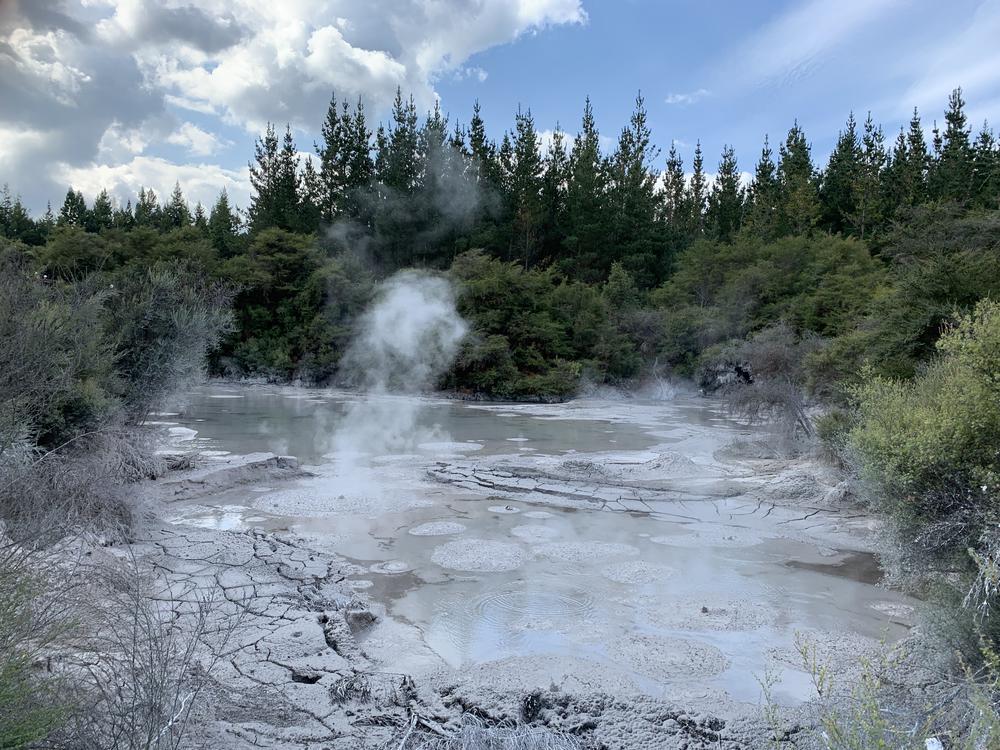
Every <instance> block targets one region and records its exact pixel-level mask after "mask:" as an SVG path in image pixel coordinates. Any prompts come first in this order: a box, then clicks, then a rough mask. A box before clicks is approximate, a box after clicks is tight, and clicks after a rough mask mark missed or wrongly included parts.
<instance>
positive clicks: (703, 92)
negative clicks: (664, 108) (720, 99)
mask: <svg viewBox="0 0 1000 750" xmlns="http://www.w3.org/2000/svg"><path fill="white" fill-rule="evenodd" d="M711 93H712V92H710V91H709V90H708V89H695V90H694V91H689V92H687V93H686V94H667V98H666V99H664V101H665V102H666V103H667V104H694V103H695V102H697V101H701V100H702V99H704V98H705V97H706V96H710V95H711Z"/></svg>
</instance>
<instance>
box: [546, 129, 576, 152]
mask: <svg viewBox="0 0 1000 750" xmlns="http://www.w3.org/2000/svg"><path fill="white" fill-rule="evenodd" d="M555 134H556V133H555V131H554V130H551V129H550V130H542V131H539V133H538V140H539V143H540V144H541V149H542V153H543V154H547V153H548V152H549V151H550V150H551V149H552V141H553V139H554V137H555ZM562 137H563V144H564V145H565V146H566V151H567V152H569V151H571V150H572V149H573V144H574V143H575V142H576V137H575V136H572V135H570V134H569V133H565V132H564V133H563V134H562Z"/></svg>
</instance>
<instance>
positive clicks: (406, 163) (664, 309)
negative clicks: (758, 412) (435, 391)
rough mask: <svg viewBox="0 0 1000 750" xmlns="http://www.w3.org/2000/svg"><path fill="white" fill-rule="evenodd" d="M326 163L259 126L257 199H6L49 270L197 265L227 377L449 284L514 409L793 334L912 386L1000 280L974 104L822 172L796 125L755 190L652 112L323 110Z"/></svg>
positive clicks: (312, 348)
mask: <svg viewBox="0 0 1000 750" xmlns="http://www.w3.org/2000/svg"><path fill="white" fill-rule="evenodd" d="M321 132H322V140H321V142H320V143H318V144H317V145H316V148H315V151H316V158H315V160H313V159H312V158H311V157H310V158H307V159H306V160H305V161H304V162H302V161H301V160H300V158H299V156H298V149H297V146H296V144H295V142H294V140H293V138H292V135H291V132H290V130H286V132H285V134H284V136H283V137H279V134H278V133H277V132H276V131H275V129H274V128H273V127H268V129H267V131H266V133H264V134H263V135H262V136H261V137H260V138H259V139H258V141H257V143H256V146H255V153H254V160H253V162H252V163H251V181H252V184H253V189H254V193H253V198H252V201H251V204H250V206H248V207H247V210H246V212H245V213H241V212H239V211H238V210H237V209H236V208H235V207H234V206H232V205H231V204H230V202H229V199H228V196H227V195H226V194H225V192H223V193H222V194H220V196H219V199H218V201H217V202H216V204H215V205H214V206H213V207H212V208H211V210H208V211H206V209H205V208H204V207H203V206H201V205H198V206H196V207H195V208H194V209H193V210H192V209H191V208H190V207H189V206H188V204H187V202H186V201H185V199H184V196H183V193H182V191H181V188H180V186H177V187H176V188H175V190H174V192H173V194H172V195H171V196H169V198H168V199H167V200H166V201H165V202H163V203H162V204H161V202H160V201H159V199H158V197H157V196H156V195H155V194H154V193H153V192H152V191H151V190H141V191H140V193H139V195H138V197H137V199H136V202H135V203H134V204H132V203H131V202H128V203H126V204H125V205H115V204H114V202H113V201H112V200H111V198H110V197H109V195H108V194H107V193H106V192H105V193H101V194H100V195H98V196H97V197H96V198H95V199H94V200H93V202H92V203H90V204H88V203H87V201H86V200H85V199H84V196H82V195H81V194H80V193H78V192H76V191H75V190H73V189H70V190H69V192H68V193H67V196H66V199H65V201H64V203H63V206H62V208H61V209H60V210H59V212H58V215H54V214H53V212H52V211H51V210H50V211H49V212H47V213H46V214H45V215H44V216H43V217H41V218H38V219H32V218H31V217H30V216H29V214H28V212H27V211H25V209H24V207H23V206H22V205H21V203H20V201H19V200H17V199H15V198H12V197H11V196H10V195H9V193H8V194H6V195H5V197H4V199H3V201H2V202H0V233H2V234H3V235H4V236H5V237H7V238H8V239H9V240H12V241H14V242H16V243H18V244H19V245H23V246H24V250H25V252H26V253H27V254H28V255H29V256H30V257H31V258H32V262H33V264H34V267H35V268H36V269H38V270H39V271H41V272H42V273H45V274H47V275H49V276H51V277H56V278H62V279H67V278H77V277H79V276H81V275H84V274H87V273H89V272H92V271H95V270H100V271H102V272H115V273H117V272H122V273H124V274H128V273H129V272H130V271H131V270H134V269H144V268H146V267H148V266H149V265H151V264H154V263H158V262H163V261H183V262H185V263H187V264H188V266H189V267H191V268H195V269H199V270H200V271H202V272H204V273H206V274H207V275H208V276H209V277H211V278H214V279H218V280H225V281H227V282H230V283H232V284H234V285H235V286H236V287H237V288H238V289H239V293H238V296H237V299H236V310H237V321H236V323H237V325H236V327H235V330H234V331H233V333H232V335H231V336H229V337H228V338H227V339H226V340H225V342H224V343H223V345H222V346H221V348H220V349H219V350H218V352H217V353H216V354H215V356H214V359H213V368H214V369H215V371H216V372H219V373H225V374H230V375H237V376H239V375H255V376H264V377H268V378H276V379H291V378H298V379H302V380H305V381H308V382H325V381H328V380H330V379H331V378H333V377H334V376H335V375H336V372H337V367H338V362H339V360H340V357H341V355H342V353H343V351H344V349H345V345H346V342H347V340H348V339H349V338H350V335H351V331H352V325H353V321H354V320H355V318H356V316H357V314H358V312H359V311H360V310H361V309H362V308H363V307H364V305H365V304H366V302H367V301H368V299H369V298H370V295H371V293H372V289H373V284H374V282H375V281H376V280H377V279H378V278H380V277H384V276H386V275H388V274H390V273H392V272H393V271H395V270H397V269H400V268H406V267H412V266H418V267H425V268H432V269H440V270H450V273H451V275H452V277H453V278H454V279H455V280H456V281H457V282H458V286H459V294H460V303H461V306H462V310H463V312H464V313H465V314H466V315H467V316H469V318H470V319H471V321H472V323H473V328H474V333H475V335H474V336H472V337H470V339H469V341H468V342H467V344H466V348H465V350H464V351H463V354H462V357H461V359H460V361H459V363H458V365H457V366H456V368H455V369H454V370H453V371H452V372H451V373H450V374H449V375H448V377H447V385H448V386H449V387H451V388H454V389H456V390H460V391H466V392H472V393H477V394H483V395H488V396H499V397H532V396H543V397H559V396H565V395H567V394H569V393H571V392H573V391H574V390H575V389H576V388H577V387H578V385H579V382H580V379H581V378H589V379H595V380H599V381H601V380H606V381H612V382H627V381H629V380H632V379H634V378H637V377H640V376H641V375H643V374H646V373H649V372H650V371H651V370H653V369H657V370H660V371H663V370H667V369H672V370H675V371H679V372H680V373H682V374H692V373H694V372H695V371H696V370H697V369H698V368H699V366H700V365H703V364H704V362H705V358H706V352H708V355H707V356H709V357H711V356H714V355H717V354H718V353H719V346H718V345H721V344H724V343H725V342H726V341H730V340H737V341H738V340H742V339H744V338H745V337H746V336H747V335H748V334H750V333H753V332H755V331H758V330H761V329H762V328H766V327H768V326H770V325H774V324H777V323H778V322H782V323H784V324H786V325H788V326H790V327H791V329H792V331H794V333H795V334H796V335H800V336H803V335H804V336H816V337H820V338H822V339H823V341H824V345H823V346H822V347H820V348H821V350H822V351H821V352H814V353H813V354H811V355H810V356H811V358H812V360H813V362H814V365H813V366H812V367H811V368H809V374H808V378H809V381H810V383H811V384H812V385H813V386H814V387H815V388H816V389H818V390H819V391H820V392H823V393H826V394H829V393H831V392H833V391H834V390H836V388H837V384H838V383H839V381H840V380H842V379H843V378H844V377H845V376H847V375H849V374H851V373H853V372H855V371H856V370H857V367H858V365H859V364H860V362H861V361H862V360H863V359H866V358H867V359H871V360H872V361H873V362H875V363H876V366H877V367H878V368H879V369H880V370H881V371H882V372H883V373H884V374H894V375H900V376H910V375H912V374H913V373H914V371H915V368H916V367H917V366H918V364H919V363H920V362H921V361H923V360H924V359H926V358H927V356H929V355H930V354H931V353H932V352H933V348H934V341H935V338H936V336H937V331H938V329H939V328H940V326H941V324H942V322H943V321H945V320H947V319H949V318H950V316H951V315H952V314H953V313H954V312H956V310H968V309H970V308H971V306H972V305H973V304H974V303H975V302H976V300H977V299H979V298H980V297H981V296H984V295H988V294H992V293H993V291H994V290H993V287H994V286H995V284H996V280H997V278H998V275H997V265H996V264H997V253H996V252H995V247H994V243H995V233H996V229H997V224H998V221H1000V219H997V214H996V210H997V208H998V201H1000V148H998V145H997V142H996V139H995V138H994V135H993V133H992V131H991V130H990V129H989V128H987V127H985V126H984V127H983V128H982V130H981V131H979V132H978V133H977V134H975V135H973V132H972V130H971V128H970V127H969V126H968V124H967V122H966V115H965V112H964V102H963V100H962V97H961V92H960V91H956V92H954V94H953V95H952V97H951V99H950V100H949V103H948V109H947V112H946V113H945V126H944V128H943V129H938V128H937V127H935V128H934V129H933V133H932V139H931V143H930V145H928V144H927V143H926V141H925V136H924V129H923V127H922V125H921V121H920V118H919V117H918V115H917V114H916V113H914V116H913V119H912V121H911V122H910V124H909V127H908V128H904V129H902V130H901V131H900V132H899V134H898V136H897V138H896V139H895V141H894V143H893V144H892V146H891V147H889V146H887V144H886V139H885V135H884V134H883V132H882V130H881V128H880V127H879V126H877V125H876V124H875V123H874V121H873V120H872V118H871V117H870V116H869V117H867V118H866V120H865V122H864V124H863V125H861V126H859V125H858V124H857V123H856V122H855V120H854V117H853V116H851V117H850V118H849V119H848V121H847V123H846V125H845V127H844V129H843V130H842V132H841V133H840V136H839V138H838V140H837V145H836V148H835V149H834V151H833V153H832V154H831V155H830V158H829V161H828V162H827V164H826V165H825V167H823V168H819V167H817V165H816V164H815V163H814V160H813V158H812V155H811V152H810V146H809V142H808V140H807V138H806V134H805V133H804V132H803V131H802V129H801V128H800V127H799V126H798V125H795V126H793V127H792V129H791V130H790V131H789V132H788V134H787V136H786V138H785V139H784V140H783V141H782V142H781V143H780V144H779V146H778V148H777V152H776V153H775V151H774V150H772V148H771V147H770V145H769V144H768V143H767V142H766V141H765V144H764V147H763V149H762V152H761V154H760V156H759V158H758V160H757V162H756V165H755V167H754V170H753V178H752V180H751V181H750V183H749V184H748V185H744V184H743V182H742V180H741V173H740V169H739V165H738V163H737V159H736V155H735V153H734V152H733V150H732V149H731V148H728V147H727V148H726V149H725V150H724V151H723V153H722V155H721V158H720V161H719V164H718V169H717V171H716V173H715V174H714V176H713V177H712V178H711V179H710V178H709V175H708V174H707V173H706V168H705V164H704V157H703V155H702V153H701V149H700V147H698V148H696V151H695V157H694V160H693V163H692V164H691V165H690V169H689V171H686V169H685V165H684V164H683V163H682V160H681V158H680V156H679V155H678V153H677V150H676V149H675V148H673V147H671V148H670V149H669V151H668V153H667V156H666V160H665V162H664V169H663V170H662V171H659V170H658V167H659V162H660V152H659V150H658V149H657V147H656V146H655V145H654V144H653V140H652V134H651V132H650V129H649V126H648V124H647V122H646V113H645V109H644V105H643V101H642V99H641V98H639V99H638V100H637V102H636V107H635V110H634V112H633V114H632V117H631V120H630V122H629V123H628V125H626V126H625V127H624V128H623V129H622V131H621V133H620V135H619V137H618V142H617V146H616V147H615V148H614V149H613V151H612V152H611V153H610V154H606V153H603V152H602V150H601V148H600V134H599V133H598V131H597V127H596V124H595V120H594V116H593V112H592V110H591V107H590V103H589V102H588V103H587V104H586V105H585V109H584V115H583V120H582V122H581V125H580V129H579V132H578V133H577V134H576V135H575V137H573V138H572V139H570V138H568V137H567V136H565V135H564V134H562V133H561V132H559V131H558V130H557V132H556V133H555V135H554V136H553V137H552V140H551V143H550V144H549V146H548V148H547V149H545V150H544V152H543V149H542V148H541V141H540V137H539V133H538V131H537V130H536V125H535V122H534V120H533V118H532V116H531V113H530V112H528V111H520V112H518V113H517V115H516V117H515V124H514V128H513V129H512V130H511V131H510V132H508V133H505V134H504V135H503V137H502V138H501V139H500V141H499V142H494V141H492V140H490V139H489V138H488V137H487V135H486V127H485V123H484V121H483V119H482V116H481V113H480V111H479V108H478V106H477V107H476V108H475V109H474V111H473V116H472V119H471V121H470V123H469V124H468V126H464V125H462V124H455V126H454V127H451V126H449V123H448V120H447V118H446V117H445V116H444V115H443V113H442V112H441V110H440V109H438V108H435V110H434V111H432V112H430V113H429V114H428V115H427V116H426V117H425V118H424V119H423V121H422V122H421V121H420V118H419V117H418V114H417V110H416V108H415V106H414V104H413V101H412V100H406V99H404V98H403V97H402V96H397V99H396V103H395V107H394V109H393V112H392V118H391V121H390V122H389V123H388V124H386V125H379V126H378V127H377V128H376V129H375V132H374V133H372V131H371V129H370V127H369V125H368V122H367V119H366V114H365V110H364V108H363V106H362V105H361V104H360V103H358V104H356V105H353V106H351V105H348V104H347V103H338V102H337V101H336V100H335V99H334V100H333V101H331V102H330V107H329V111H328V114H327V117H326V120H325V121H324V123H323V124H322V128H321Z"/></svg>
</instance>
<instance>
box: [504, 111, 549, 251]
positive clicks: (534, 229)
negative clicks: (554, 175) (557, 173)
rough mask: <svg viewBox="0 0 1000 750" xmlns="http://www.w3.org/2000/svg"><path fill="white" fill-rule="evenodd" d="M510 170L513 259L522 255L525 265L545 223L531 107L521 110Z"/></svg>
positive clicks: (538, 153)
mask: <svg viewBox="0 0 1000 750" xmlns="http://www.w3.org/2000/svg"><path fill="white" fill-rule="evenodd" d="M511 156H512V157H513V162H512V169H511V173H510V207H511V215H512V216H513V237H512V240H513V244H512V247H511V256H510V257H511V258H512V259H513V258H520V259H521V260H522V262H523V263H524V267H525V268H529V267H530V266H531V264H532V262H533V261H534V260H535V253H536V251H537V249H538V245H539V240H540V234H541V231H540V230H541V223H542V202H541V201H542V157H541V153H540V151H539V140H538V132H537V131H536V130H535V120H534V118H533V117H532V116H531V110H527V111H522V110H520V109H519V110H518V112H517V115H516V117H515V120H514V139H513V147H512V152H511Z"/></svg>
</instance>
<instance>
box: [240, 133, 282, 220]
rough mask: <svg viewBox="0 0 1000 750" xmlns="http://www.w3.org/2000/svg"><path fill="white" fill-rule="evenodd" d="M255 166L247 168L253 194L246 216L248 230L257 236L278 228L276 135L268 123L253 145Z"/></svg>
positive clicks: (252, 164)
mask: <svg viewBox="0 0 1000 750" xmlns="http://www.w3.org/2000/svg"><path fill="white" fill-rule="evenodd" d="M254 162H255V163H251V164H250V185H251V187H252V188H253V192H254V194H253V196H251V198H250V208H249V210H248V212H247V213H248V216H249V222H250V229H251V231H255V232H256V231H259V230H261V229H265V228H266V227H271V226H276V225H277V224H278V197H277V191H278V171H279V167H278V135H277V133H276V132H275V130H274V125H272V124H271V123H268V124H267V129H266V130H265V131H264V135H263V136H262V137H260V138H258V139H257V141H256V142H255V143H254Z"/></svg>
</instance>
